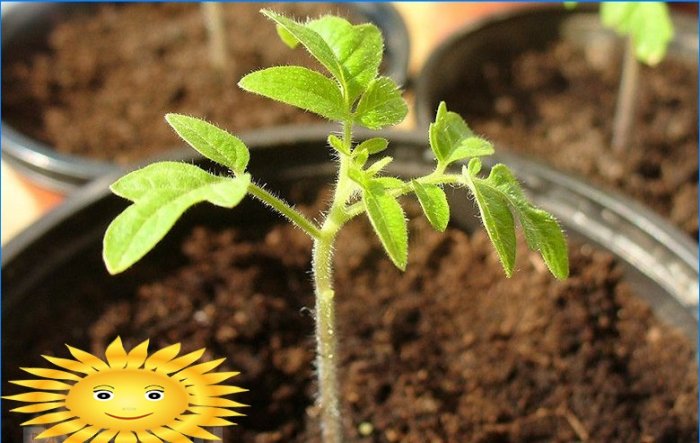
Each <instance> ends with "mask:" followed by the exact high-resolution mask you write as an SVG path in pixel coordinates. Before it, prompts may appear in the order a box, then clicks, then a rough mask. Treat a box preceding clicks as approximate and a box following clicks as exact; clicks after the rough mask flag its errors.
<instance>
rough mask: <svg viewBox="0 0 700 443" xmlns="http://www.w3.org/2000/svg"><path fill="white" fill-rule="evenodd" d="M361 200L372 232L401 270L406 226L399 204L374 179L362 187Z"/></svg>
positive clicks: (406, 233)
mask: <svg viewBox="0 0 700 443" xmlns="http://www.w3.org/2000/svg"><path fill="white" fill-rule="evenodd" d="M362 201H363V203H364V205H365V209H366V210H367V216H368V217H369V220H370V222H371V223H372V227H373V228H374V232H376V233H377V236H378V237H379V240H380V241H381V243H382V246H384V250H385V251H386V253H387V255H388V256H389V258H390V259H391V261H392V262H393V263H394V264H395V265H396V267H398V268H399V269H401V270H405V269H406V263H407V262H408V227H407V225H406V217H405V216H404V213H403V209H402V208H401V205H400V204H399V202H398V201H397V200H396V198H395V197H393V196H391V195H390V194H389V193H388V192H386V189H385V188H384V186H383V185H382V184H381V182H377V181H375V180H372V181H370V182H369V183H366V185H365V186H364V187H363V188H362Z"/></svg>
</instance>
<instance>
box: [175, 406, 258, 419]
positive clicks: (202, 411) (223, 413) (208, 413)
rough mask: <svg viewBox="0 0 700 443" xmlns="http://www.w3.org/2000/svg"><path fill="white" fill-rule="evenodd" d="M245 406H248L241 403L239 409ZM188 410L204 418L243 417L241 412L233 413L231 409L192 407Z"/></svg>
mask: <svg viewBox="0 0 700 443" xmlns="http://www.w3.org/2000/svg"><path fill="white" fill-rule="evenodd" d="M245 406H246V405H244V404H240V403H239V406H238V407H245ZM188 410H189V411H190V412H192V413H194V414H199V415H202V416H204V417H236V416H242V415H243V414H241V413H240V412H236V411H232V410H230V409H224V408H212V407H210V406H190V408H189V409H188Z"/></svg>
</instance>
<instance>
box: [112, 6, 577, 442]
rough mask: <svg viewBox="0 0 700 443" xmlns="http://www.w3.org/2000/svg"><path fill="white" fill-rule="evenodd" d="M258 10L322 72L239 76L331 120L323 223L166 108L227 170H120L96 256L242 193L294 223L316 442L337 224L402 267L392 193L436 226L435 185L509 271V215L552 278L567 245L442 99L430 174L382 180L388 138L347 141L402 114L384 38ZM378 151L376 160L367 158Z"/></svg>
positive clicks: (123, 262) (234, 146) (132, 257)
mask: <svg viewBox="0 0 700 443" xmlns="http://www.w3.org/2000/svg"><path fill="white" fill-rule="evenodd" d="M262 13H263V14H264V15H265V16H267V17H268V18H269V19H271V20H272V21H273V22H274V23H275V24H276V25H277V29H278V33H279V35H280V37H281V38H282V40H283V41H284V42H285V43H287V44H288V45H289V46H291V47H295V46H297V45H300V44H301V45H302V46H303V47H305V48H306V49H307V50H308V52H309V53H310V54H311V56H313V57H314V58H315V59H316V60H317V61H318V62H319V63H320V64H321V65H322V66H323V67H324V68H325V69H326V70H327V71H328V72H327V73H322V72H316V71H313V70H310V69H308V68H303V67H299V66H279V67H272V68H268V69H263V70H260V71H257V72H253V73H251V74H248V75H247V76H245V77H244V78H243V79H242V80H241V81H240V83H239V86H241V87H242V88H243V89H245V90H247V91H250V92H253V93H256V94H260V95H263V96H265V97H269V98H271V99H274V100H277V101H280V102H283V103H287V104H290V105H293V106H296V107H299V108H301V109H304V110H307V111H310V112H313V113H316V114H318V115H320V116H322V117H325V118H327V119H329V120H331V121H334V122H338V123H339V124H340V125H341V128H342V131H341V133H340V135H339V136H336V135H334V134H331V135H329V136H328V144H329V145H330V147H331V148H332V149H333V150H334V151H335V156H336V158H337V164H338V171H337V179H336V182H335V189H334V194H333V199H332V201H331V202H330V204H329V207H328V209H327V211H326V212H325V213H324V214H323V215H322V217H321V221H320V222H319V223H316V222H314V221H313V220H311V219H308V218H307V217H305V216H304V215H303V214H301V213H299V212H298V211H296V210H295V209H294V208H293V207H292V206H291V205H290V204H289V203H287V202H286V201H284V200H282V199H281V198H279V197H277V196H275V195H273V194H272V193H270V192H268V191H267V190H265V189H264V188H263V187H262V186H261V185H259V184H257V183H256V182H255V181H254V180H253V179H252V178H251V176H250V174H249V173H248V172H247V170H246V168H247V165H248V160H249V151H248V149H247V148H246V146H245V145H244V144H243V142H242V141H241V140H239V139H238V138H236V137H235V136H233V135H231V134H229V133H227V132H225V131H223V130H221V129H219V128H217V127H216V126H213V125H212V124H210V123H207V122H205V121H202V120H199V119H196V118H193V117H188V116H184V115H177V114H168V115H167V116H166V120H167V121H168V123H169V124H170V125H171V126H172V127H173V129H174V130H175V131H176V132H177V133H178V134H179V135H180V136H181V137H182V138H183V139H184V140H185V141H186V142H187V143H189V144H190V145H191V146H192V147H193V148H194V149H196V150H197V151H199V152H200V153H201V154H202V155H204V156H205V157H207V158H209V159H211V160H213V161H215V162H217V163H220V164H222V165H224V166H226V167H227V168H229V169H230V170H231V176H219V175H214V174H211V173H209V172H207V171H204V170H202V169H200V168H198V167H196V166H194V165H191V164H184V163H175V162H162V163H155V164H152V165H150V166H147V167H145V168H143V169H141V170H137V171H135V172H132V173H130V174H128V175H126V176H124V177H122V178H121V179H119V180H118V181H117V182H115V183H114V184H113V185H112V190H113V191H114V192H115V193H116V194H117V195H120V196H122V197H124V198H127V199H129V200H132V201H133V202H134V204H133V205H131V206H130V207H128V208H127V209H126V210H124V212H122V213H121V214H120V215H119V216H118V217H117V218H115V220H114V221H113V222H112V224H111V225H110V226H109V228H108V229H107V232H106V234H105V238H104V260H105V263H106V265H107V268H108V270H109V271H110V272H111V273H118V272H121V271H123V270H125V269H127V268H128V267H129V266H131V265H132V264H133V263H135V262H136V261H138V260H139V259H140V258H141V257H143V256H144V255H145V254H146V253H147V252H148V251H149V250H150V249H151V248H153V247H154V246H155V244H156V243H157V242H158V241H159V240H160V239H161V238H163V236H164V235H165V234H166V233H167V232H168V230H169V229H170V228H171V227H172V226H173V224H174V223H175V222H176V220H177V219H178V217H180V215H181V214H182V213H183V212H184V211H185V210H186V209H187V208H189V207H190V206H192V205H194V204H196V203H199V202H202V201H209V202H211V203H213V204H216V205H219V206H224V207H234V206H236V205H237V204H238V203H240V202H241V200H242V199H243V198H244V197H245V196H246V195H250V196H251V197H252V198H254V199H257V200H259V201H260V202H262V203H263V204H265V205H267V206H269V207H270V208H271V209H273V210H274V211H276V212H278V213H279V214H281V215H282V216H284V217H286V218H287V219H288V220H289V221H291V222H292V223H293V224H295V225H296V226H297V227H298V228H299V229H301V230H302V231H303V232H305V233H306V234H307V235H309V236H310V237H311V238H312V239H313V261H312V271H313V283H314V288H315V296H316V298H315V300H316V301H315V319H316V343H317V374H318V385H319V390H320V394H319V397H318V402H319V406H320V410H321V423H322V435H323V439H324V441H325V442H328V443H337V442H340V441H342V432H341V421H340V409H339V398H338V379H337V373H336V370H337V363H336V361H337V359H338V355H339V353H338V350H337V334H336V326H335V307H334V298H335V292H334V290H333V250H334V243H335V239H336V237H337V235H338V232H339V231H340V229H341V228H342V227H343V226H344V225H345V224H346V223H348V222H349V221H350V220H351V219H353V218H354V217H357V216H359V215H362V214H364V215H366V216H367V217H368V218H369V221H370V223H371V225H372V227H373V228H374V231H375V232H376V234H377V236H378V237H379V240H380V242H381V244H382V246H383V247H384V250H385V251H386V253H387V255H388V256H389V258H390V259H391V261H392V262H393V263H394V264H395V265H396V266H397V267H398V268H400V269H402V270H403V269H404V268H405V267H406V264H407V261H408V229H407V223H406V217H405V215H404V211H403V209H402V207H401V205H400V203H399V200H398V198H399V197H401V196H403V195H406V194H414V195H415V196H416V197H417V199H418V201H419V203H420V205H421V207H422V208H423V211H424V213H425V216H426V217H427V219H428V221H429V222H430V224H431V225H432V226H433V227H434V228H435V229H436V230H438V231H444V230H445V229H446V228H447V224H448V221H449V218H450V209H449V206H448V202H447V197H446V195H445V192H444V191H443V187H445V186H450V187H454V188H460V189H462V188H463V189H465V190H467V191H468V192H469V193H470V194H471V195H472V196H473V197H474V199H475V201H476V203H477V205H478V207H479V210H480V213H481V218H482V220H483V223H484V225H485V227H486V230H487V232H488V235H489V237H490V238H491V241H492V242H493V244H494V246H495V249H496V252H497V254H498V257H499V258H500V261H501V263H502V265H503V268H504V269H505V273H506V275H508V276H510V275H511V274H512V272H513V270H514V268H515V254H516V246H515V245H516V240H515V218H516V217H517V218H518V219H519V221H520V224H521V226H522V228H523V231H524V234H525V238H526V240H527V244H528V245H529V247H530V248H532V249H534V250H537V251H539V252H540V253H541V255H542V257H543V258H544V261H545V263H546V265H547V266H548V267H549V269H550V270H551V272H552V273H553V274H554V275H555V276H556V277H557V278H560V279H563V278H565V277H566V276H567V275H568V254H567V246H566V240H565V238H564V235H563V233H562V231H561V229H560V227H559V225H558V223H557V221H556V220H555V219H554V218H553V217H552V216H551V215H550V214H548V213H547V212H545V211H543V210H541V209H538V208H536V207H535V206H533V205H532V204H531V203H530V202H529V201H528V200H527V199H526V197H525V195H524V194H523V191H522V189H521V187H520V185H519V184H518V182H517V180H516V179H515V177H514V176H513V174H512V173H511V172H510V171H509V169H508V168H507V167H506V166H504V165H500V164H499V165H496V166H495V167H493V168H492V169H491V171H490V173H489V174H488V176H486V177H482V176H481V174H480V173H481V169H482V165H481V160H480V158H481V157H483V156H488V155H491V154H493V152H494V151H493V146H492V145H491V143H489V142H488V141H487V140H484V139H483V138H480V137H478V136H476V135H475V134H474V133H473V132H472V131H471V130H470V129H469V127H468V126H467V125H466V123H465V122H464V121H463V120H462V118H461V117H460V116H459V115H457V114H455V113H453V112H449V111H448V110H447V108H446V106H445V104H444V103H442V104H440V106H439V109H438V111H437V116H436V118H435V122H434V123H432V124H431V125H430V129H429V142H430V147H431V149H432V151H433V153H434V154H435V157H436V163H435V169H434V171H432V172H431V173H430V174H427V175H425V176H422V177H415V178H413V179H411V180H402V179H399V178H396V177H391V176H388V175H385V174H384V173H383V170H384V168H385V167H386V166H387V165H388V164H389V163H390V162H391V161H392V158H391V157H389V156H381V152H382V151H384V150H385V149H386V148H387V145H388V140H386V139H384V138H381V137H375V138H370V139H369V140H364V141H361V142H358V141H355V140H353V127H354V126H355V125H359V126H364V127H366V128H369V129H381V128H385V127H388V126H392V125H396V124H397V123H399V122H401V121H402V120H403V119H404V117H405V116H406V113H407V106H406V103H405V102H404V100H403V99H402V97H401V91H400V90H399V88H398V86H397V85H396V84H395V83H394V82H393V81H392V80H391V79H390V78H387V77H383V76H381V75H379V71H378V70H379V65H380V63H381V59H382V50H383V40H382V36H381V33H380V31H379V30H378V29H377V28H376V27H375V26H373V25H371V24H363V25H357V26H353V25H351V24H350V23H349V22H347V21H346V20H344V19H342V18H339V17H334V16H324V17H321V18H319V19H316V20H311V21H308V22H306V23H299V22H296V21H294V20H291V19H289V18H286V17H284V16H282V15H279V14H276V13H275V12H272V11H269V10H263V11H262ZM377 155H379V158H378V159H377V160H376V161H372V162H370V158H373V157H375V156H377ZM460 165H461V168H460V167H459V166H460ZM465 197H466V196H465ZM514 216H515V217H514Z"/></svg>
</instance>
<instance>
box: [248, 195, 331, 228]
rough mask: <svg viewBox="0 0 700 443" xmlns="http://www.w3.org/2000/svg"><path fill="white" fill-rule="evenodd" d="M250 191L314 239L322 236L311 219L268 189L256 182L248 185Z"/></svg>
mask: <svg viewBox="0 0 700 443" xmlns="http://www.w3.org/2000/svg"><path fill="white" fill-rule="evenodd" d="M248 193H249V194H250V195H252V196H253V197H255V198H257V199H258V200H260V201H261V202H263V203H264V204H266V205H268V206H269V207H271V208H272V209H274V210H275V211H277V212H279V213H280V214H281V215H282V216H284V217H286V218H287V219H288V220H289V221H291V222H292V223H294V224H295V225H296V226H297V227H299V228H301V229H302V230H303V231H304V232H306V233H307V234H308V235H309V236H310V237H312V238H314V239H319V238H321V237H322V234H321V231H320V230H319V229H318V227H317V226H316V225H315V224H314V223H313V222H312V221H311V220H309V219H308V218H306V217H304V215H302V214H301V213H300V212H299V211H297V210H296V209H294V208H293V207H291V206H290V205H289V204H288V203H287V202H285V201H284V200H282V199H281V198H279V197H276V196H275V195H272V194H270V193H269V192H268V191H267V190H265V189H263V188H261V187H260V186H258V185H256V184H255V183H251V184H250V185H248Z"/></svg>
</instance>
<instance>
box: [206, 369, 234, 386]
mask: <svg viewBox="0 0 700 443" xmlns="http://www.w3.org/2000/svg"><path fill="white" fill-rule="evenodd" d="M238 374H240V372H215V373H212V374H203V375H202V376H201V380H202V382H203V383H204V384H207V385H218V384H219V383H221V382H223V381H226V380H228V379H229V378H233V377H235V376H237V375H238Z"/></svg>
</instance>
